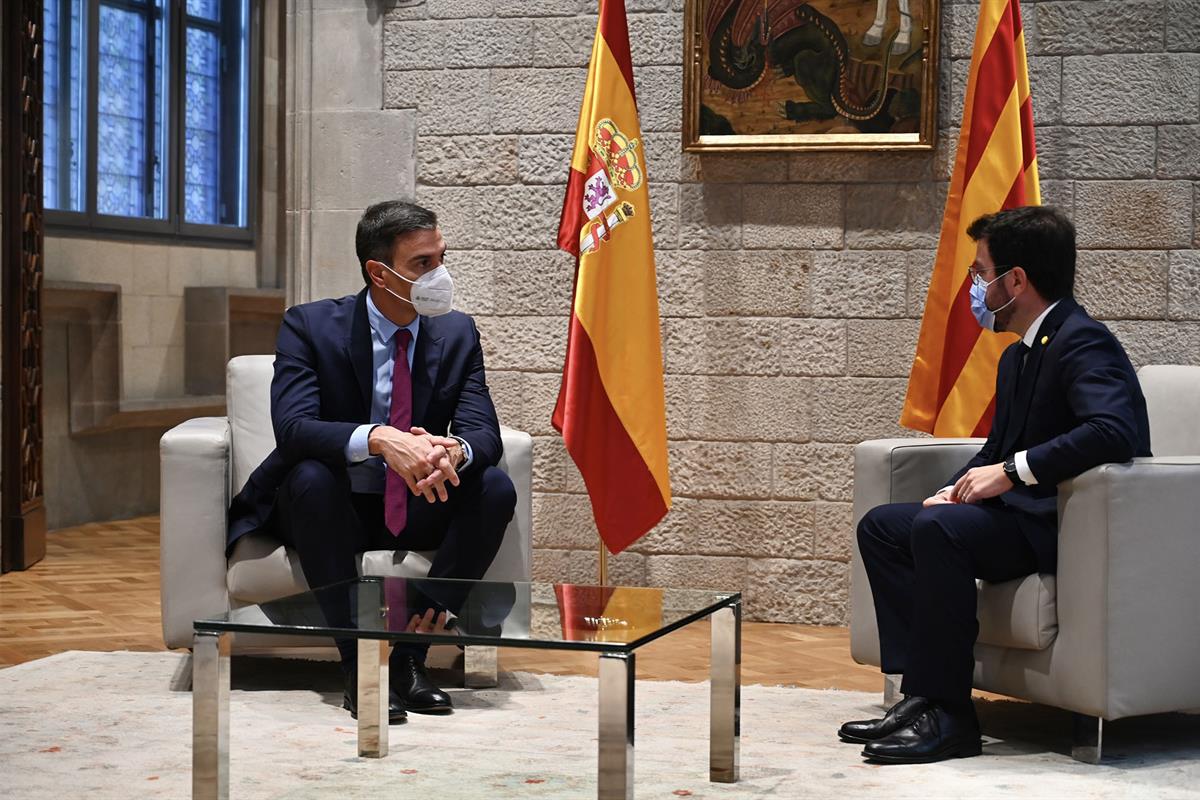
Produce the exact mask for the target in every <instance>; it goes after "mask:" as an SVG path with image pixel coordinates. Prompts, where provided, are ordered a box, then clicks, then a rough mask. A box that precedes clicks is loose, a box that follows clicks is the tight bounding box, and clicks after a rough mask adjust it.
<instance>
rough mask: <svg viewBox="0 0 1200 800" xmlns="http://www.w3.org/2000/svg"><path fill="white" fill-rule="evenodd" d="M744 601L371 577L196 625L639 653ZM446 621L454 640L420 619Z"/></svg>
mask: <svg viewBox="0 0 1200 800" xmlns="http://www.w3.org/2000/svg"><path fill="white" fill-rule="evenodd" d="M740 600H741V594H740V593H738V592H721V591H715V590H711V591H710V590H702V589H653V588H645V587H634V586H583V585H578V584H569V583H522V582H515V583H514V582H498V581H468V580H452V579H448V578H385V577H363V578H357V579H355V580H352V581H346V582H344V583H336V584H333V585H331V586H326V587H323V588H320V589H316V590H313V591H308V592H302V593H301V594H296V595H292V596H291V597H284V598H281V599H279V600H272V601H270V602H267V603H259V604H257V605H251V606H243V607H241V608H235V609H233V610H232V611H230V612H229V613H227V614H222V615H220V616H214V617H211V618H208V619H199V620H196V621H195V629H196V630H197V631H204V632H225V631H232V632H242V633H278V634H285V633H286V634H293V635H301V636H305V635H308V636H332V637H334V638H348V639H349V638H354V639H388V640H394V641H406V642H419V643H426V644H464V645H465V644H471V645H491V646H500V647H537V648H543V649H550V650H592V651H597V652H630V651H632V650H634V649H636V648H638V647H641V646H642V645H644V644H647V643H648V642H652V641H654V640H655V639H657V638H659V637H660V636H663V635H665V634H667V633H670V632H671V631H673V630H676V629H678V628H681V627H683V626H684V625H687V624H689V623H691V622H695V621H696V620H699V619H702V618H703V617H706V616H708V615H709V614H712V613H713V612H714V611H717V610H719V609H721V608H726V607H732V606H735V605H737V604H738V603H739V601H740ZM431 609H432V610H433V612H434V613H435V614H436V613H438V612H441V611H447V612H449V613H448V617H449V620H450V621H449V624H448V630H444V631H437V632H424V633H421V632H417V631H416V630H414V626H413V619H414V617H416V616H421V615H425V614H427V613H428V612H429V611H430V610H431Z"/></svg>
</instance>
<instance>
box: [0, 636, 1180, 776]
mask: <svg viewBox="0 0 1200 800" xmlns="http://www.w3.org/2000/svg"><path fill="white" fill-rule="evenodd" d="M185 664H186V656H183V655H179V654H174V653H84V652H74V653H62V654H60V655H57V656H53V657H51V658H45V659H42V660H40V661H34V662H31V663H28V664H22V665H20V666H16V667H11V668H8V669H5V670H0V771H2V773H3V775H4V778H3V786H4V789H3V794H4V796H5V797H11V798H21V799H22V800H24V799H25V798H28V799H29V800H43V799H44V800H61V799H62V798H67V797H71V798H74V797H87V798H121V800H125V798H186V797H188V796H189V795H190V791H191V778H190V776H191V760H190V759H191V739H190V736H191V695H190V694H189V693H188V692H186V691H177V690H173V689H172V682H173V681H176V682H177V680H178V678H177V676H178V675H179V674H181V673H182V672H183V670H184V668H185ZM439 677H440V678H442V679H443V681H444V682H449V681H451V680H452V678H451V676H450V674H449V673H446V674H442V675H440V676H439ZM636 691H637V748H636V775H637V777H636V793H637V796H638V797H639V798H675V797H693V798H710V797H711V798H716V797H772V798H823V797H860V796H862V797H877V796H886V797H888V798H897V799H898V798H922V799H923V800H924V799H926V798H931V797H953V798H965V797H971V798H975V797H997V798H999V797H1004V798H1011V797H1014V796H1016V797H1022V798H1032V797H1046V798H1066V797H1072V798H1073V797H1086V798H1135V797H1136V798H1142V797H1155V798H1183V797H1197V796H1198V795H1200V759H1198V758H1197V757H1198V756H1200V717H1195V716H1187V715H1162V716H1155V717H1145V718H1140V719H1132V720H1124V721H1118V722H1115V723H1111V724H1110V725H1108V726H1107V728H1106V730H1105V747H1106V754H1107V755H1108V756H1109V760H1108V761H1107V763H1106V764H1105V765H1103V766H1099V767H1094V766H1088V765H1084V764H1079V763H1076V762H1074V761H1072V760H1071V759H1070V757H1069V756H1068V755H1067V747H1068V744H1069V740H1068V735H1069V729H1070V719H1069V716H1068V715H1067V714H1066V713H1065V712H1062V711H1058V710H1055V709H1048V708H1043V707H1039V706H1033V705H1029V704H1024V703H1016V702H993V703H986V702H980V704H979V713H980V718H981V720H982V723H983V727H984V731H985V732H986V733H987V734H988V737H987V740H986V741H987V745H986V747H985V748H984V755H983V756H980V757H978V758H971V759H963V760H957V761H951V762H945V763H941V764H933V765H923V766H900V767H895V766H893V767H877V766H871V765H867V764H865V763H864V762H863V761H862V760H861V759H860V758H859V755H858V752H859V748H858V747H856V746H855V745H849V744H840V743H838V742H837V740H836V737H835V736H834V731H835V730H836V728H837V726H838V724H839V723H840V722H841V721H843V720H846V719H852V718H861V717H866V716H874V715H876V713H877V709H878V706H877V702H878V696H877V695H872V694H864V693H858V692H841V691H819V690H813V689H794V688H780V687H767V686H747V687H744V688H743V692H742V751H741V765H742V766H741V773H742V776H741V781H740V782H739V783H737V784H733V785H720V784H710V783H709V782H708V779H707V778H708V773H707V758H708V745H707V736H708V686H707V684H684V683H668V682H654V681H641V682H639V683H638V684H637V690H636ZM453 694H454V700H455V704H456V707H457V709H458V710H457V711H456V713H454V714H453V715H451V716H446V717H427V716H416V715H413V717H412V718H410V721H409V722H408V723H407V724H405V725H400V726H393V727H392V728H391V732H390V742H391V753H390V755H389V756H388V757H387V758H384V759H382V760H374V759H361V758H358V757H357V755H356V739H355V727H354V723H353V721H351V719H350V717H349V716H348V715H347V714H346V712H344V711H342V710H341V709H340V708H339V704H340V702H341V688H340V681H339V678H338V671H337V668H336V666H335V665H333V664H329V663H317V662H301V661H283V660H275V659H250V658H242V659H235V661H234V666H233V693H232V700H231V703H230V710H231V720H232V722H231V733H230V739H231V753H232V760H231V776H232V779H231V796H232V797H234V798H239V799H242V800H250V799H251V798H254V799H255V800H257V799H258V798H305V799H307V798H377V797H384V796H394V797H413V798H424V797H431V798H432V797H436V798H517V797H520V798H545V797H554V798H588V797H595V793H596V702H597V700H596V682H595V680H594V679H592V678H575V677H556V676H550V675H531V674H528V673H504V674H502V684H501V686H500V687H499V688H497V689H493V690H487V691H473V692H472V691H465V690H461V689H460V690H456V691H453Z"/></svg>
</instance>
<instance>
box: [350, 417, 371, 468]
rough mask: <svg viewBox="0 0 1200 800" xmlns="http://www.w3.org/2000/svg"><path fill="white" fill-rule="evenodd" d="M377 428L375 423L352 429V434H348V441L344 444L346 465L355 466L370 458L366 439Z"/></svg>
mask: <svg viewBox="0 0 1200 800" xmlns="http://www.w3.org/2000/svg"><path fill="white" fill-rule="evenodd" d="M377 427H378V426H377V425H376V424H375V423H373V422H368V423H366V424H365V425H359V426H358V427H357V428H355V429H354V433H352V434H350V441H348V442H346V448H345V453H346V463H347V464H357V463H359V462H360V461H366V460H367V459H368V458H370V457H371V451H370V449H369V445H368V441H367V438H368V437H369V436H370V435H371V431H373V430H374V429H375V428H377Z"/></svg>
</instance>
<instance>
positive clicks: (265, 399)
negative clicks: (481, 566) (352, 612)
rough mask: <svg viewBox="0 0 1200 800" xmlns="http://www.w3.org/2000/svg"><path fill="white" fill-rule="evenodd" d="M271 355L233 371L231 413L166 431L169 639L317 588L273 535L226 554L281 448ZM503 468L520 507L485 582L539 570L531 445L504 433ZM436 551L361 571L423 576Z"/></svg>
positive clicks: (247, 644) (233, 364) (379, 558)
mask: <svg viewBox="0 0 1200 800" xmlns="http://www.w3.org/2000/svg"><path fill="white" fill-rule="evenodd" d="M273 363H274V358H273V357H272V356H239V357H238V358H234V359H233V360H231V361H230V362H229V365H228V368H227V372H226V400H227V403H228V416H226V417H200V418H197V419H191V420H188V421H187V422H184V423H182V424H180V425H177V426H176V427H174V428H172V429H171V430H169V431H167V432H166V433H165V434H164V435H163V437H162V441H161V443H160V454H161V459H162V461H161V469H162V489H161V492H162V496H161V511H160V513H161V526H162V532H161V545H160V547H161V549H160V561H161V589H160V592H161V597H162V625H163V639H164V641H165V642H166V644H167V646H168V647H190V646H191V643H192V623H193V621H195V620H197V619H201V618H204V617H209V616H212V615H214V614H222V613H224V612H226V611H228V610H230V609H231V608H237V607H239V606H245V605H251V604H255V603H260V602H264V601H267V600H273V599H276V598H279V597H285V596H287V595H291V594H296V593H298V592H303V591H306V590H307V589H308V588H309V587H308V584H307V583H306V582H305V580H304V573H303V572H302V571H301V569H300V561H299V558H298V557H297V555H296V553H295V552H294V551H292V550H291V549H289V548H287V547H285V546H284V545H283V544H282V543H280V542H279V541H278V540H276V539H274V538H273V537H270V536H266V535H260V534H252V535H249V536H244V537H242V538H241V539H239V540H238V542H237V544H236V546H235V547H234V551H233V553H232V555H231V556H230V557H229V558H228V559H226V557H225V542H226V537H225V531H226V510H227V509H228V508H229V501H230V498H231V497H232V496H233V495H235V494H236V493H237V492H238V491H240V489H241V487H242V486H243V485H244V484H245V482H246V479H247V478H248V477H249V475H250V473H251V472H252V471H253V470H254V469H255V468H256V467H257V466H258V465H259V464H260V463H261V462H262V460H263V459H264V458H265V457H266V456H267V454H268V453H270V451H271V450H272V448H274V446H275V436H274V433H273V430H272V427H271V410H270V385H271V377H272V374H273ZM500 432H501V440H502V442H503V446H504V455H503V457H502V459H501V463H500V468H501V469H503V470H504V471H505V472H506V473H507V474H508V476H509V477H510V478H511V479H512V482H513V485H514V486H515V488H516V491H517V508H516V513H515V514H514V515H513V520H512V522H511V523H509V526H508V528H507V529H506V530H505V532H504V541H503V542H502V544H501V546H500V551H499V553H497V555H496V559H495V561H493V562H492V566H491V567H490V568H489V570H488V572H487V575H485V576H484V577H485V578H486V579H489V580H498V581H528V580H529V579H530V570H531V558H532V552H531V546H532V543H531V528H532V525H531V520H532V509H531V503H532V500H531V482H532V472H533V440H532V439H531V438H530V436H529V434H527V433H523V432H521V431H515V430H511V429H508V428H501V431H500ZM431 556H432V554H430V553H422V552H416V551H403V550H395V551H393V550H379V551H372V552H368V553H364V554H363V555H362V559H361V563H360V570H359V571H360V574H363V575H392V576H398V577H409V578H415V577H423V576H425V575H426V574H428V572H429V567H430V558H431ZM314 644H329V642H328V641H327V640H323V639H316V638H313V637H299V636H297V637H290V638H288V637H283V636H259V637H254V636H252V635H243V634H238V635H237V636H235V637H234V643H233V649H234V651H235V652H237V651H245V650H251V649H258V648H278V647H298V646H299V647H303V646H311V645H314Z"/></svg>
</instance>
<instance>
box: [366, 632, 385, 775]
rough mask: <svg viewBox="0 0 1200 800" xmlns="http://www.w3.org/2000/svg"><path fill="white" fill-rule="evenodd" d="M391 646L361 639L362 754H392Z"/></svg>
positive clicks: (382, 641) (377, 640)
mask: <svg viewBox="0 0 1200 800" xmlns="http://www.w3.org/2000/svg"><path fill="white" fill-rule="evenodd" d="M388 654H389V651H388V643H387V641H386V640H384V639H359V640H358V754H359V755H360V756H364V757H366V758H383V757H384V756H386V755H387V753H388Z"/></svg>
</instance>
